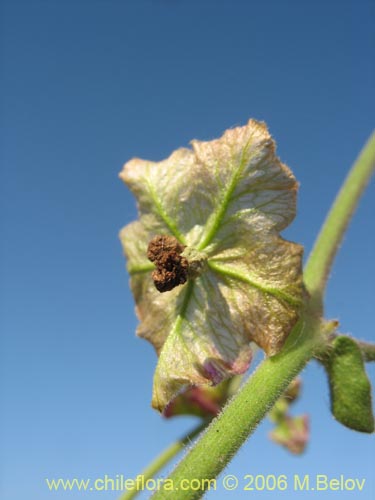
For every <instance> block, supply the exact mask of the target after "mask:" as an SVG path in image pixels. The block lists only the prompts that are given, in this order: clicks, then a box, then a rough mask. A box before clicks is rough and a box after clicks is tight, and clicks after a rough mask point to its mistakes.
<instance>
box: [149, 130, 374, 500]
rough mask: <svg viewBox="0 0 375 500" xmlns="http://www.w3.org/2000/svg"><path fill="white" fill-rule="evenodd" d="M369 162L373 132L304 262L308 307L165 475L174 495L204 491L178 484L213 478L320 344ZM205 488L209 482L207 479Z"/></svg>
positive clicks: (162, 494) (165, 494)
mask: <svg viewBox="0 0 375 500" xmlns="http://www.w3.org/2000/svg"><path fill="white" fill-rule="evenodd" d="M374 165H375V134H373V135H372V136H371V137H370V139H369V141H368V142H367V144H366V146H365V147H364V149H363V150H362V152H361V154H360V156H359V158H358V160H357V161H356V163H355V164H354V166H353V167H352V170H351V172H350V173H349V175H348V177H347V179H346V181H345V182H344V185H343V187H342V189H341V191H340V192H339V194H338V196H337V198H336V200H335V202H334V204H333V207H332V209H331V211H330V213H329V215H328V217H327V219H326V222H325V223H324V225H323V227H322V230H321V232H320V234H319V237H318V239H317V242H316V244H315V246H314V249H313V251H312V253H311V256H310V259H309V261H308V263H307V266H306V273H305V282H306V285H307V288H308V290H309V292H310V294H311V299H310V300H309V301H308V304H307V311H306V312H305V313H304V315H303V318H302V320H301V321H300V323H299V324H298V325H297V326H296V327H295V328H294V329H293V331H292V333H291V334H290V335H289V338H288V341H287V342H286V344H285V346H284V348H283V349H282V351H281V352H280V353H279V354H278V355H276V356H273V357H272V358H268V359H266V360H265V361H264V362H263V363H261V365H260V366H259V367H258V369H257V370H256V371H255V373H254V374H253V375H252V376H251V377H250V378H249V380H248V381H247V383H246V384H245V385H244V386H243V388H242V389H241V390H240V391H239V392H238V394H237V395H236V396H235V397H234V398H233V399H232V400H231V401H230V402H229V404H228V405H227V406H226V407H225V408H224V410H223V412H222V413H221V414H220V415H219V417H218V418H216V419H215V420H214V421H213V422H212V423H211V425H210V426H209V427H208V429H207V431H206V432H205V433H203V435H202V436H201V438H200V439H199V440H198V441H197V443H196V444H195V446H194V447H193V448H192V449H191V450H190V451H189V453H188V454H187V455H186V456H185V457H184V458H183V460H182V461H181V462H180V463H179V464H178V465H177V467H176V468H175V469H174V471H173V472H172V474H171V475H170V476H169V479H171V480H172V481H173V487H174V488H176V487H177V488H179V490H178V491H179V493H178V496H179V500H184V499H185V500H194V499H198V498H201V496H202V495H203V494H204V491H193V490H192V489H188V490H184V489H183V488H181V486H182V485H184V486H186V484H188V482H189V481H190V480H192V479H201V480H206V481H207V480H211V479H213V480H215V478H216V477H217V475H218V474H219V473H220V472H221V471H222V470H223V469H224V468H225V467H226V466H227V464H228V463H229V461H230V460H231V458H232V457H233V456H234V455H235V453H236V452H237V450H238V449H239V448H240V446H241V445H242V444H243V443H244V441H245V440H246V439H247V438H248V437H249V436H250V434H251V433H252V432H253V431H254V430H255V428H256V426H257V425H258V423H259V422H260V421H261V420H262V418H263V417H264V416H265V415H266V413H267V412H268V411H269V410H270V408H272V406H273V405H274V404H275V402H276V400H277V399H278V397H279V396H280V395H281V394H282V392H283V391H284V390H285V389H286V388H287V386H288V384H289V383H290V382H291V381H292V379H293V378H294V377H295V376H296V375H297V374H298V373H299V372H300V371H301V370H302V368H303V367H304V366H305V364H306V363H307V362H308V361H309V360H310V359H311V358H312V357H313V355H314V352H315V350H318V349H319V347H320V348H321V346H322V343H323V340H322V330H324V326H323V325H322V324H321V321H320V319H319V317H320V314H321V312H322V297H323V292H324V288H325V285H326V281H327V278H328V274H329V271H330V269H331V266H332V262H333V259H334V256H335V254H336V252H337V250H338V246H339V244H340V242H341V240H342V238H343V235H344V232H345V230H346V228H347V226H348V224H349V221H350V219H351V216H352V214H353V212H354V210H355V208H356V206H357V204H358V201H359V199H360V197H361V194H362V192H363V190H364V188H365V186H366V185H367V183H368V181H369V179H370V177H371V174H372V171H373V168H374ZM208 450H209V452H208ZM205 487H206V488H207V487H208V485H207V483H206V484H205ZM153 498H154V500H158V499H159V500H165V499H167V498H175V491H167V490H166V489H163V490H160V491H158V492H156V493H155V494H154V495H153Z"/></svg>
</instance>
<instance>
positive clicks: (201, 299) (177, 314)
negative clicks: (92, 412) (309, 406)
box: [120, 120, 303, 411]
mask: <svg viewBox="0 0 375 500" xmlns="http://www.w3.org/2000/svg"><path fill="white" fill-rule="evenodd" d="M120 177H121V178H122V179H123V180H124V181H125V183H126V184H127V185H128V187H129V188H130V189H131V191H132V192H133V193H134V195H135V196H136V198H137V201H138V210H139V220H138V221H136V222H133V223H131V224H129V225H128V226H126V227H125V228H124V229H123V230H122V231H121V234H120V237H121V241H122V244H123V247H124V251H125V255H126V257H127V268H128V272H129V274H130V284H131V289H132V291H133V294H134V298H135V302H136V312H137V315H138V318H139V320H140V324H139V326H138V329H137V334H138V335H139V336H141V337H144V338H146V339H147V340H149V341H150V342H151V343H152V344H153V345H154V347H155V349H156V352H157V354H158V356H159V360H158V365H157V368H156V372H155V377H154V389H153V400H152V405H153V406H154V408H157V409H158V410H160V411H163V410H164V409H165V407H166V406H167V404H168V403H169V402H170V401H171V400H172V399H173V398H174V397H175V396H176V395H177V394H178V393H179V392H180V391H181V390H182V389H183V388H184V387H186V386H191V385H200V384H217V383H219V382H220V381H221V380H224V379H225V378H228V377H230V376H232V375H234V374H240V373H243V372H245V371H246V370H247V368H248V367H249V364H250V362H251V359H252V351H253V350H252V345H254V344H253V343H255V344H257V345H258V346H260V347H261V348H262V349H264V351H265V352H266V354H267V355H271V356H272V355H274V354H276V353H277V352H278V351H279V350H280V349H281V347H282V345H283V343H284V341H285V339H286V337H287V336H288V334H289V332H290V330H291V328H292V327H293V325H294V324H295V323H296V321H297V320H298V313H299V309H300V306H301V303H302V296H303V284H302V271H301V260H302V247H301V246H300V245H297V244H295V243H291V242H288V241H285V240H284V239H282V238H281V237H280V236H279V231H281V230H282V229H284V228H285V227H286V226H287V225H288V224H290V222H291V221H292V220H293V218H294V215H295V203H296V191H297V183H296V180H295V178H294V176H293V175H292V173H291V172H290V170H289V169H288V167H287V166H285V165H283V164H282V163H281V162H280V161H279V159H278V158H277V157H276V156H275V143H274V141H273V140H272V138H271V136H270V135H269V133H268V130H267V127H266V125H265V124H264V123H259V122H256V121H255V120H250V121H249V122H248V124H247V125H246V126H244V127H237V128H234V129H230V130H227V131H226V132H225V133H224V135H223V136H222V137H221V138H220V139H217V140H213V141H209V142H201V141H192V149H178V150H177V151H175V152H174V153H172V155H171V156H170V157H169V158H167V159H166V160H164V161H161V162H157V163H156V162H151V161H145V160H140V159H133V160H131V161H129V162H128V163H127V164H126V165H125V166H124V169H123V171H122V173H121V174H120ZM156 235H170V236H174V237H175V238H176V239H177V240H178V241H179V242H180V243H181V244H183V245H186V247H187V249H186V252H185V254H186V256H187V258H188V259H189V258H190V257H189V256H191V255H194V256H196V255H198V259H200V260H201V264H202V266H201V267H200V269H201V270H200V273H199V274H198V275H197V276H194V277H192V278H190V279H189V280H188V281H187V282H186V283H185V284H183V285H180V286H177V287H176V288H174V289H173V290H170V291H168V292H165V293H159V292H158V290H156V288H155V286H154V283H153V281H152V277H151V273H152V270H153V269H154V265H153V264H152V263H151V262H150V261H149V260H148V259H147V247H148V244H149V242H150V240H151V239H152V238H153V237H155V236H156Z"/></svg>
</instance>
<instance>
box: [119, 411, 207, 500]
mask: <svg viewBox="0 0 375 500" xmlns="http://www.w3.org/2000/svg"><path fill="white" fill-rule="evenodd" d="M208 423H209V420H205V421H203V422H201V423H200V424H199V425H198V426H197V427H195V428H194V429H193V430H192V431H190V432H189V433H188V434H186V435H185V436H184V437H182V438H181V439H178V440H177V441H175V442H174V443H172V444H171V445H170V446H168V448H166V449H165V450H164V451H162V452H161V453H160V454H159V455H158V456H157V457H156V458H155V460H153V461H152V462H151V463H150V465H148V466H147V467H146V468H145V469H143V471H142V472H141V473H140V474H139V475H140V476H143V478H144V481H147V479H150V478H152V477H154V476H155V475H156V474H157V473H158V472H159V471H160V470H161V469H162V468H163V467H164V466H165V465H166V464H167V463H168V462H169V461H170V460H172V458H174V457H175V456H176V455H177V454H178V453H179V452H180V451H181V450H183V449H184V448H185V446H187V445H189V444H191V442H192V440H193V439H194V438H195V437H196V436H198V434H200V433H201V432H202V430H203V429H205V428H206V427H207V425H208ZM140 492H141V491H140V490H137V489H134V490H129V491H126V492H125V493H124V494H123V495H121V497H120V498H119V499H118V500H131V499H132V498H135V497H136V496H137V495H138V494H139V493H140Z"/></svg>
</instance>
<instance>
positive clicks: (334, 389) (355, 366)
mask: <svg viewBox="0 0 375 500" xmlns="http://www.w3.org/2000/svg"><path fill="white" fill-rule="evenodd" d="M328 374H329V385H330V392H331V410H332V413H333V415H334V417H335V418H336V419H337V420H338V421H339V422H340V423H342V424H343V425H345V426H346V427H349V428H350V429H353V430H356V431H360V432H369V433H370V432H373V431H374V416H373V413H372V401H371V384H370V381H369V379H368V377H367V374H366V371H365V367H364V361H363V357H362V353H361V350H360V348H359V346H358V345H357V343H356V342H355V341H354V340H353V339H351V338H350V337H346V336H339V337H336V339H335V340H334V342H333V350H332V353H331V356H330V359H329V362H328Z"/></svg>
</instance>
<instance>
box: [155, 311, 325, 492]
mask: <svg viewBox="0 0 375 500" xmlns="http://www.w3.org/2000/svg"><path fill="white" fill-rule="evenodd" d="M319 332H320V321H319V320H318V319H317V318H315V317H311V316H308V315H306V319H305V321H304V322H300V323H299V324H298V325H297V326H296V327H295V328H294V329H293V332H292V333H291V335H290V336H289V338H288V341H287V342H286V345H285V347H284V349H283V350H282V351H281V352H280V353H279V354H277V355H276V356H273V357H272V358H268V359H266V360H265V361H263V362H262V363H261V365H260V366H259V367H258V369H257V370H256V371H255V373H254V374H253V375H252V376H251V378H250V379H249V380H248V382H247V383H246V384H245V385H244V386H243V387H242V389H241V390H240V391H239V392H238V393H237V395H236V396H235V397H234V398H233V399H232V400H231V401H230V403H229V404H228V405H227V406H226V407H225V408H224V410H223V412H222V413H221V414H220V415H219V416H218V417H217V418H216V419H215V420H214V421H213V422H212V423H211V424H210V426H209V427H208V429H207V431H206V432H204V433H203V435H202V436H201V438H200V439H199V440H198V441H197V443H196V444H195V446H194V447H193V448H192V449H191V450H190V452H189V453H188V454H187V455H186V457H185V458H184V459H183V460H182V461H181V462H180V464H179V465H178V466H177V467H176V468H175V470H174V471H173V472H172V474H171V475H170V476H169V479H171V480H172V481H173V486H174V488H178V498H179V500H193V499H198V498H201V496H202V495H203V493H204V491H201V490H198V491H192V490H191V489H188V490H186V489H185V488H186V486H187V485H188V484H189V482H190V481H191V480H193V479H194V480H197V479H198V480H204V486H205V488H207V487H208V481H209V480H214V479H215V478H216V476H217V475H218V474H219V473H220V472H221V471H222V470H223V469H224V467H226V465H227V464H228V462H229V461H230V459H231V458H232V457H233V456H234V455H235V453H236V452H237V450H238V449H239V448H240V446H241V445H242V444H243V442H244V441H245V440H246V439H247V437H248V436H249V435H250V434H251V433H252V432H253V431H254V430H255V428H256V426H257V425H258V423H259V422H260V421H261V420H262V419H263V417H264V416H265V415H266V414H267V412H268V411H269V410H270V408H272V406H273V405H274V403H275V401H276V400H277V399H278V397H279V396H280V395H281V394H282V393H283V392H284V390H285V389H286V388H287V387H288V385H289V383H290V382H291V381H292V380H293V378H294V377H295V376H296V375H297V374H298V373H299V372H300V371H301V370H302V368H303V367H304V366H305V364H306V363H307V361H309V359H310V358H311V357H312V356H313V352H314V349H315V346H316V345H318V344H319V340H318V339H319ZM208 450H209V452H208ZM194 484H195V483H194ZM202 484H203V483H202ZM211 486H212V484H211ZM175 494H176V492H175V491H167V490H166V489H162V490H160V491H157V492H156V493H155V494H154V495H153V497H152V498H153V499H154V500H157V499H158V500H161V499H162V500H165V499H167V498H176V497H175Z"/></svg>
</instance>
